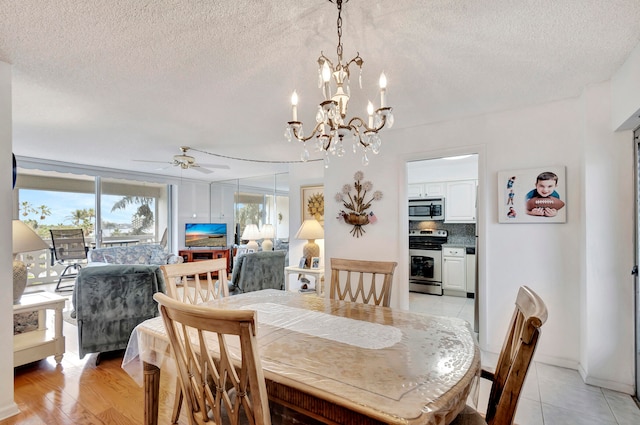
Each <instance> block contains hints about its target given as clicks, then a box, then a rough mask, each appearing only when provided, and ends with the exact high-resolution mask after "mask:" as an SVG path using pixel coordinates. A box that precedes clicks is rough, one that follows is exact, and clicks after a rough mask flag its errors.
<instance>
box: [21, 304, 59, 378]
mask: <svg viewBox="0 0 640 425" xmlns="http://www.w3.org/2000/svg"><path fill="white" fill-rule="evenodd" d="M65 302H66V298H65V297H61V296H60V295H57V294H53V293H50V292H35V293H32V294H24V295H23V296H22V297H21V298H20V302H19V303H18V304H14V305H13V314H16V313H27V312H31V311H37V312H38V329H36V330H34V331H31V332H24V333H21V334H17V335H14V336H13V366H14V367H16V366H22V365H23V364H27V363H31V362H35V361H37V360H42V359H44V358H47V357H48V356H54V358H55V360H56V363H58V364H60V362H61V361H62V356H63V355H64V350H65V347H64V335H62V310H63V309H64V305H65ZM47 310H52V311H53V314H54V329H53V331H52V330H51V329H47Z"/></svg>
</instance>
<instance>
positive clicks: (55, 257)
mask: <svg viewBox="0 0 640 425" xmlns="http://www.w3.org/2000/svg"><path fill="white" fill-rule="evenodd" d="M49 232H50V233H51V241H52V242H53V248H51V265H52V266H53V265H54V262H57V263H58V264H61V265H64V266H66V267H65V268H64V270H63V271H62V273H61V274H60V276H59V278H58V284H57V285H56V291H61V290H64V289H70V288H72V287H73V285H66V286H62V287H61V286H60V282H61V281H62V279H74V280H75V278H76V277H77V276H78V270H79V269H81V268H82V266H81V264H80V262H81V261H84V260H86V259H87V252H88V251H89V247H88V246H87V245H86V244H85V241H84V233H83V231H82V229H55V230H54V229H51V230H49ZM69 270H72V271H71V272H69ZM67 272H69V273H67Z"/></svg>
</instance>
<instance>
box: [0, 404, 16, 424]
mask: <svg viewBox="0 0 640 425" xmlns="http://www.w3.org/2000/svg"><path fill="white" fill-rule="evenodd" d="M18 413H20V409H18V405H17V404H16V403H15V402H13V401H12V402H11V403H10V404H8V405H7V406H2V407H0V420H2V419H7V418H10V417H11V416H15V415H17V414H18Z"/></svg>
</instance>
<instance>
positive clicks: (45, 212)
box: [36, 205, 51, 220]
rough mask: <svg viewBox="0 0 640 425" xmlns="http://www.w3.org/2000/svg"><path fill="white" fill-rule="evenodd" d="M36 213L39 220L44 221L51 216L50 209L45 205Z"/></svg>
mask: <svg viewBox="0 0 640 425" xmlns="http://www.w3.org/2000/svg"><path fill="white" fill-rule="evenodd" d="M36 211H37V212H38V213H40V220H44V219H45V218H47V216H50V215H51V209H49V207H48V206H46V205H40V206H39V207H38V208H37V210H36Z"/></svg>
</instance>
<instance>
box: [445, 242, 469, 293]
mask: <svg viewBox="0 0 640 425" xmlns="http://www.w3.org/2000/svg"><path fill="white" fill-rule="evenodd" d="M465 257H466V250H465V248H464V247H447V246H443V247H442V289H443V290H444V291H447V290H452V291H456V292H460V295H462V294H463V293H464V295H465V296H466V292H467V277H466V274H467V270H466V264H465V263H466V261H465V260H466V258H465Z"/></svg>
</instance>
